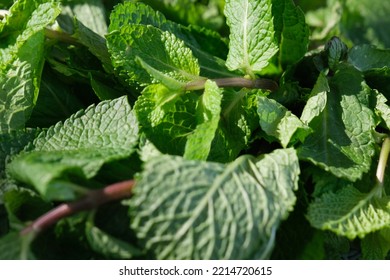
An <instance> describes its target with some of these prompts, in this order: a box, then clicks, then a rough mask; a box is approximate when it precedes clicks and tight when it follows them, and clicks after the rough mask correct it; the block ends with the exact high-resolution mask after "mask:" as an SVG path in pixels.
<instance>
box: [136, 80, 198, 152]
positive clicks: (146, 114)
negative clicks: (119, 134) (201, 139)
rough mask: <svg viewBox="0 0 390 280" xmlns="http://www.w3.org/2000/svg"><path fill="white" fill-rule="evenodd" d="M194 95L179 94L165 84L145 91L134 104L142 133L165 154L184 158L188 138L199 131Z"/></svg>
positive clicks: (195, 97)
mask: <svg viewBox="0 0 390 280" xmlns="http://www.w3.org/2000/svg"><path fill="white" fill-rule="evenodd" d="M198 100H199V96H198V95H197V94H195V93H193V92H187V93H182V92H175V91H172V90H170V89H168V88H166V87H165V86H163V85H161V84H157V85H150V86H148V87H146V88H145V89H144V90H143V91H142V95H141V96H140V97H139V98H138V100H137V102H136V103H135V105H134V110H135V112H136V114H137V119H138V121H139V123H140V127H141V131H142V132H144V133H145V134H146V136H147V138H148V139H149V140H150V141H151V142H152V143H153V144H154V145H155V146H156V147H157V149H159V150H160V151H161V152H162V153H169V154H177V155H182V154H183V153H184V149H185V144H186V141H187V136H188V135H189V134H190V133H191V132H192V131H193V130H194V129H195V128H196V104H197V103H198Z"/></svg>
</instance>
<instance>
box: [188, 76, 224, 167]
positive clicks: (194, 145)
mask: <svg viewBox="0 0 390 280" xmlns="http://www.w3.org/2000/svg"><path fill="white" fill-rule="evenodd" d="M221 100H222V91H221V90H220V89H219V88H218V86H217V84H216V83H214V82H212V81H207V82H206V84H205V90H204V93H203V95H202V97H201V98H200V100H199V103H198V106H197V111H196V119H197V123H198V124H197V126H196V128H195V130H194V131H193V133H192V134H190V135H189V136H188V138H187V143H186V147H185V151H184V157H185V158H186V159H198V160H206V159H207V157H208V155H209V153H210V149H211V144H212V141H213V139H214V137H215V132H216V130H217V128H218V123H219V120H220V113H221Z"/></svg>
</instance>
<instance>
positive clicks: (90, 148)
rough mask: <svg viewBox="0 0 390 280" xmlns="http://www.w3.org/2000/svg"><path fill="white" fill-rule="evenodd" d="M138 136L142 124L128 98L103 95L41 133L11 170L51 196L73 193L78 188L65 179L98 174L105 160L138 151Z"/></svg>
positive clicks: (66, 197)
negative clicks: (84, 108)
mask: <svg viewBox="0 0 390 280" xmlns="http://www.w3.org/2000/svg"><path fill="white" fill-rule="evenodd" d="M137 139H138V124H137V121H136V119H135V116H134V114H133V113H132V110H131V108H130V106H129V104H128V102H127V98H126V97H121V98H118V99H116V100H112V101H103V102H101V103H99V104H98V105H97V106H91V107H89V108H88V109H86V110H85V111H79V112H78V113H76V114H75V115H73V116H72V117H70V118H69V119H68V120H66V121H65V122H64V123H58V124H56V125H55V126H53V127H51V128H50V129H49V130H48V131H47V132H45V133H42V134H40V136H39V137H38V138H37V139H36V140H35V141H34V143H33V145H32V147H31V149H30V151H29V152H26V153H24V154H22V155H20V156H19V157H17V158H15V160H13V161H12V163H11V164H10V166H9V170H10V172H11V174H12V175H13V176H14V177H15V178H16V179H18V180H21V181H23V182H26V183H29V184H32V185H34V186H35V187H36V189H37V190H38V191H39V192H40V193H41V194H42V195H44V196H45V197H46V198H49V199H55V198H61V199H70V198H72V197H73V196H74V193H73V190H72V189H71V188H70V187H69V185H67V184H66V183H64V184H62V183H60V182H61V180H65V181H66V180H72V178H73V179H75V178H77V177H80V178H92V177H93V176H94V175H96V173H97V172H98V171H99V169H100V168H101V166H102V165H103V164H104V163H107V162H110V161H113V160H118V159H122V158H126V157H128V156H129V155H130V154H132V153H133V151H134V147H135V145H136V143H137ZM68 176H69V177H68Z"/></svg>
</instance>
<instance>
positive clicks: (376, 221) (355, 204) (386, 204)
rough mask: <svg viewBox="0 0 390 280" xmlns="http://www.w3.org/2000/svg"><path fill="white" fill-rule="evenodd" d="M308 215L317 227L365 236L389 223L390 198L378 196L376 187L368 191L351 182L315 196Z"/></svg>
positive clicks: (344, 233) (351, 236)
mask: <svg viewBox="0 0 390 280" xmlns="http://www.w3.org/2000/svg"><path fill="white" fill-rule="evenodd" d="M307 217H308V219H309V221H310V223H311V224H312V226H314V227H316V228H319V229H322V230H330V231H333V232H335V233H336V234H338V235H342V236H346V237H348V238H349V239H354V238H356V237H360V238H363V237H364V236H366V235H367V234H369V233H371V232H374V231H377V230H380V229H382V228H385V227H386V226H388V225H389V223H390V199H389V198H388V197H384V198H380V197H378V195H377V192H376V189H375V188H374V189H373V190H372V191H371V192H370V193H368V194H367V193H361V192H360V191H358V190H357V189H356V188H354V187H353V186H351V185H348V186H344V187H343V188H342V189H341V190H340V191H338V192H336V193H326V194H324V195H323V196H321V197H320V198H319V199H316V200H315V201H314V202H313V203H311V204H310V206H309V209H308V216H307Z"/></svg>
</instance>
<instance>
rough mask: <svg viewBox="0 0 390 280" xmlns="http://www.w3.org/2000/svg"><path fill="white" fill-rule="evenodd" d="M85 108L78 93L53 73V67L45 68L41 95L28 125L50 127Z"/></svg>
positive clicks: (40, 89) (40, 90)
mask: <svg viewBox="0 0 390 280" xmlns="http://www.w3.org/2000/svg"><path fill="white" fill-rule="evenodd" d="M83 108H84V105H83V104H82V102H81V100H80V99H79V98H78V97H77V94H76V93H74V92H72V90H71V87H70V86H69V85H68V84H67V83H65V82H62V81H60V80H59V79H58V76H56V75H53V74H52V72H51V69H50V70H47V69H45V70H44V71H43V73H42V80H41V84H40V88H39V96H38V99H37V101H36V105H35V107H34V109H33V111H32V113H31V117H30V119H29V120H28V121H27V123H26V126H28V127H50V126H52V125H54V124H56V123H57V122H59V121H63V120H65V119H67V118H68V117H70V116H71V115H72V114H74V113H76V112H77V111H79V110H81V109H83Z"/></svg>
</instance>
